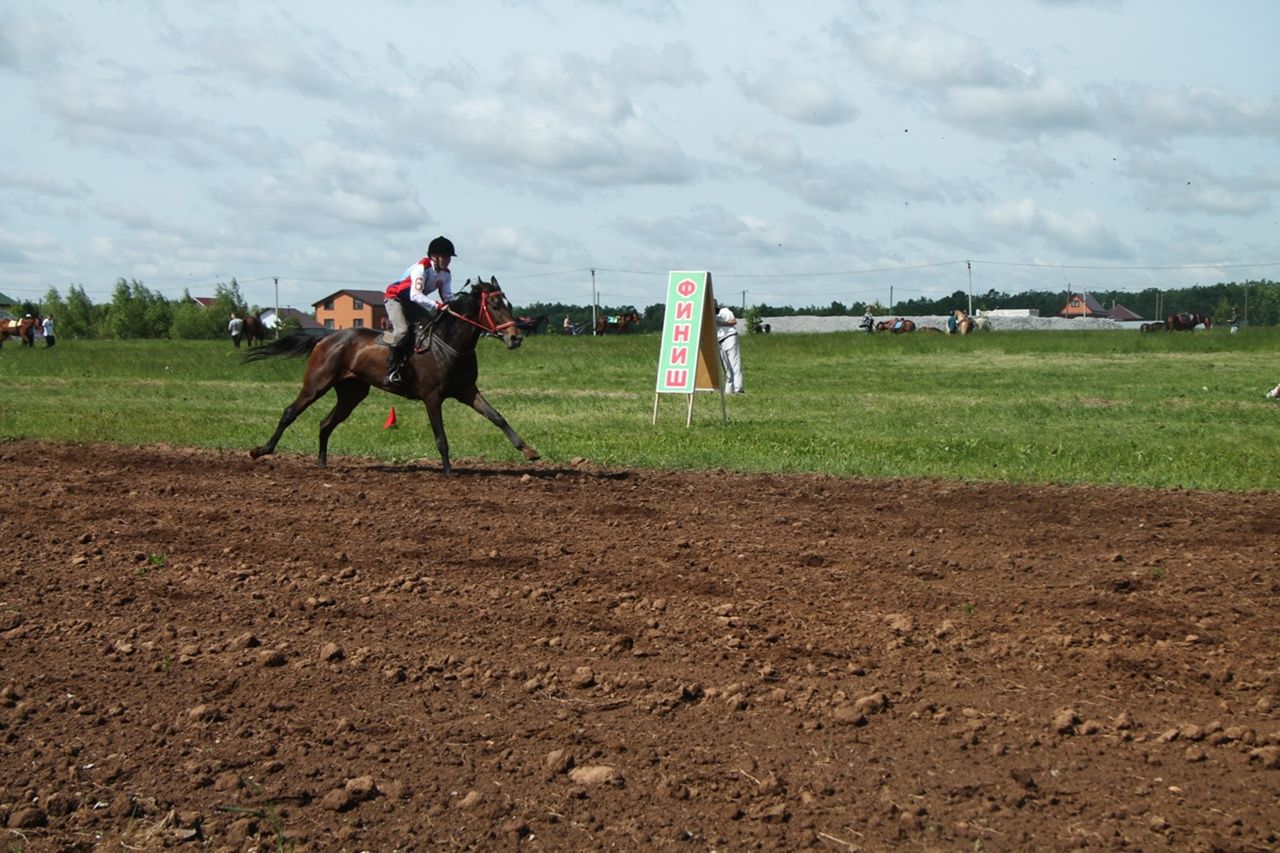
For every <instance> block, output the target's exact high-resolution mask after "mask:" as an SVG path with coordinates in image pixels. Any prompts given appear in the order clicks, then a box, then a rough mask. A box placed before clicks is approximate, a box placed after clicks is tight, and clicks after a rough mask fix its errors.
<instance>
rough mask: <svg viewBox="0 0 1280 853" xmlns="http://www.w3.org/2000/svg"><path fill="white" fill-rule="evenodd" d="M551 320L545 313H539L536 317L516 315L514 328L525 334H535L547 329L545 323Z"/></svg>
mask: <svg viewBox="0 0 1280 853" xmlns="http://www.w3.org/2000/svg"><path fill="white" fill-rule="evenodd" d="M549 322H551V320H550V318H549V317H547V315H546V314H539V315H538V316H537V317H517V318H516V328H517V329H519V330H520V331H521V332H523V333H524V334H526V335H537V334H541V333H542V332H545V331H546V330H547V323H549Z"/></svg>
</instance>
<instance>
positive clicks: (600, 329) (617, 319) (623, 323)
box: [596, 311, 640, 335]
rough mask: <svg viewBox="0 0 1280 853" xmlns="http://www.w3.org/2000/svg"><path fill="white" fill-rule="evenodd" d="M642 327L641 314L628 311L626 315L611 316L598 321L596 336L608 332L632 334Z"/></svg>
mask: <svg viewBox="0 0 1280 853" xmlns="http://www.w3.org/2000/svg"><path fill="white" fill-rule="evenodd" d="M639 326H640V312H639V311H627V312H626V313H624V314H610V315H608V316H605V317H601V318H599V319H598V320H596V334H597V335H603V334H605V333H606V332H632V331H635V330H636V329H637V328H639Z"/></svg>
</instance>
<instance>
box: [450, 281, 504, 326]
mask: <svg viewBox="0 0 1280 853" xmlns="http://www.w3.org/2000/svg"><path fill="white" fill-rule="evenodd" d="M501 295H502V291H501V290H485V291H481V293H480V319H479V321H476V320H472V319H471V318H470V317H467V316H466V315H464V314H459V313H458V312H457V311H455V310H453V306H452V305H450V304H449V303H447V302H446V303H445V305H444V310H445V311H447V312H448V313H450V314H452V315H453V316H454V317H457V318H458V319H459V320H462V321H463V322H465V323H470V324H471V325H473V326H475V327H476V328H477V329H479V330H480V331H482V332H488V333H489V334H491V335H497V334H500V333H501V332H502V331H503V330H504V329H509V328H511V327H512V326H514V325H515V324H516V321H515V320H509V321H508V322H506V323H498V322H497V321H495V320H494V319H493V311H491V310H490V308H489V297H490V296H501Z"/></svg>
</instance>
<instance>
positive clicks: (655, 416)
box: [649, 391, 660, 426]
mask: <svg viewBox="0 0 1280 853" xmlns="http://www.w3.org/2000/svg"><path fill="white" fill-rule="evenodd" d="M659 396H660V395H659V394H658V392H657V391H655V392H653V420H651V421H650V422H649V426H657V425H658V397H659Z"/></svg>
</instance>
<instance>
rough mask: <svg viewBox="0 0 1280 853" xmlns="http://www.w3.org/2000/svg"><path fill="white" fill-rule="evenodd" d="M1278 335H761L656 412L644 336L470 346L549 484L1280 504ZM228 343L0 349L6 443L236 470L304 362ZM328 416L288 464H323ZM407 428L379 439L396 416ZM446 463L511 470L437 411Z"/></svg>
mask: <svg viewBox="0 0 1280 853" xmlns="http://www.w3.org/2000/svg"><path fill="white" fill-rule="evenodd" d="M1278 345H1280V329H1270V328H1268V329H1262V328H1252V329H1248V330H1246V332H1245V333H1244V334H1240V335H1234V336H1233V335H1229V334H1227V332H1226V330H1225V329H1223V330H1216V329H1215V330H1212V331H1208V332H1197V333H1194V334H1161V335H1149V336H1148V335H1140V334H1139V333H1137V332H991V333H986V334H979V335H974V336H969V337H965V338H959V337H947V336H943V335H926V334H917V335H914V336H912V335H905V336H899V337H890V336H868V335H862V334H824V335H753V336H748V337H744V338H743V341H742V350H743V362H744V373H745V376H746V388H747V394H746V395H743V396H742V397H730V398H728V400H727V406H728V415H729V420H728V423H727V424H724V423H722V422H721V418H720V398H719V395H717V394H714V393H699V394H698V395H697V397H696V400H695V403H694V422H693V426H692V427H691V428H686V427H685V419H684V413H685V399H686V398H684V397H677V396H672V395H664V396H663V397H662V399H661V401H660V405H659V413H658V423H657V426H651V424H650V417H651V414H652V409H653V400H654V392H653V388H654V385H655V378H656V367H657V350H658V337H657V336H655V335H645V336H633V337H611V338H588V337H561V336H558V335H544V336H537V337H533V338H530V339H528V340H527V341H526V343H525V346H523V347H522V348H521V349H519V350H516V351H514V352H508V351H506V350H505V349H504V348H503V347H502V346H501V345H500V344H498V343H497V342H494V341H482V342H481V344H480V362H481V366H480V371H481V376H480V387H481V389H482V390H483V391H484V393H485V395H486V396H487V397H488V398H489V400H490V401H491V402H492V403H493V404H494V405H495V406H496V407H497V408H498V409H499V410H500V411H501V412H502V413H503V414H504V415H506V417H507V419H508V420H509V421H510V422H511V424H512V426H514V427H515V429H516V430H517V431H518V432H520V433H521V434H522V435H523V436H524V437H525V439H526V440H527V441H529V442H530V443H531V444H532V445H533V446H534V447H536V448H537V449H538V450H539V451H540V452H541V453H542V454H543V458H544V459H545V460H547V461H548V462H550V463H552V464H556V463H565V462H568V461H569V460H571V459H573V458H574V457H586V458H588V459H590V460H592V461H593V462H595V463H597V464H601V465H608V466H639V467H657V468H726V469H733V470H739V471H756V472H819V473H826V474H834V475H840V476H867V477H902V476H912V477H936V478H944V479H962V480H999V481H1007V482H1018V483H1049V482H1055V483H1097V484H1122V485H1140V486H1159V487H1184V488H1194V489H1213V490H1251V489H1263V490H1274V489H1276V488H1280V460H1278V454H1277V437H1278V436H1280V403H1277V402H1271V401H1268V400H1265V399H1264V397H1263V395H1264V394H1265V393H1266V391H1267V390H1268V389H1269V388H1270V387H1271V386H1272V385H1274V384H1275V383H1276V381H1277V380H1280V359H1277V358H1276V357H1275V353H1276V351H1277V348H1278ZM242 354H243V351H237V350H235V349H233V348H232V347H231V346H230V345H229V343H227V342H223V341H218V342H176V341H60V342H59V344H58V346H56V347H54V348H53V349H51V350H45V349H43V348H36V349H34V350H31V349H26V348H23V347H20V346H17V345H16V344H15V343H14V342H12V341H10V342H8V345H7V346H5V347H4V348H3V350H0V385H2V387H3V389H4V390H3V395H2V397H0V438H3V439H13V438H43V439H53V440H58V441H77V442H79V441H98V442H114V443H122V444H149V443H156V442H163V443H168V444H178V445H191V446H201V447H219V448H233V449H244V450H246V451H247V450H248V449H249V448H251V447H253V446H254V445H256V444H261V443H262V442H263V441H265V440H266V439H267V437H268V436H269V435H270V434H271V431H272V430H273V429H274V427H275V424H276V421H277V420H278V418H279V416H280V412H281V410H282V409H283V408H284V406H285V405H286V404H287V403H288V402H289V401H290V400H292V399H293V397H294V395H295V394H296V393H297V391H298V386H299V383H300V381H301V378H302V373H303V368H304V362H303V361H302V360H300V359H277V360H270V361H265V362H259V363H256V364H247V365H246V364H241V363H240V361H239V356H240V355H242ZM331 399H332V398H329V399H326V400H322V401H321V402H320V403H319V404H317V405H316V406H315V407H313V408H312V409H311V410H310V411H308V412H307V413H306V414H305V415H304V416H303V417H302V418H300V419H299V420H298V422H297V423H295V424H294V425H293V427H291V428H290V430H289V431H288V432H287V433H286V434H285V437H284V439H283V440H282V442H281V444H280V447H279V452H283V453H301V454H308V455H312V456H314V454H315V451H316V432H317V424H318V422H319V420H320V418H321V417H322V416H323V414H324V413H325V412H326V411H327V410H328V409H329V407H330V405H331ZM393 405H394V406H395V407H396V413H397V417H398V420H399V424H400V425H399V427H398V428H397V429H393V430H384V429H383V422H384V421H385V419H386V417H387V413H388V410H389V409H390V407H391V406H393ZM445 426H446V429H447V431H448V434H449V441H450V446H451V449H452V452H453V455H454V457H455V459H458V460H467V459H471V460H474V459H479V458H483V459H490V460H494V461H502V462H508V461H512V462H514V461H518V460H519V459H520V456H519V454H518V453H516V452H515V450H514V449H513V448H511V446H510V445H509V444H507V442H506V439H505V438H504V437H503V436H502V434H501V433H500V432H499V431H498V430H497V429H495V428H494V427H493V426H492V425H491V424H489V423H488V422H487V421H485V420H484V419H483V418H481V417H480V416H479V415H478V414H476V413H475V412H472V411H471V410H469V409H466V408H464V407H462V406H460V405H458V404H456V403H453V402H450V403H448V404H446V406H445ZM330 452H331V453H333V454H335V455H359V456H371V457H377V458H380V459H385V460H388V461H393V462H394V461H405V460H410V459H426V460H436V459H437V457H436V451H435V445H434V442H433V440H432V437H431V431H430V427H429V425H428V424H427V419H426V414H425V412H424V411H423V409H422V406H421V405H420V404H418V403H412V402H409V401H406V400H403V399H400V398H395V397H392V396H390V395H388V394H385V393H382V392H378V391H374V392H372V393H371V394H370V396H369V399H368V400H366V401H365V403H363V404H362V405H361V406H360V408H358V409H357V410H356V412H355V414H353V415H352V417H351V418H350V419H349V420H348V421H347V422H346V423H344V424H343V425H342V426H341V427H339V428H338V430H337V431H336V432H335V433H334V436H333V439H332V440H331V443H330Z"/></svg>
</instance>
